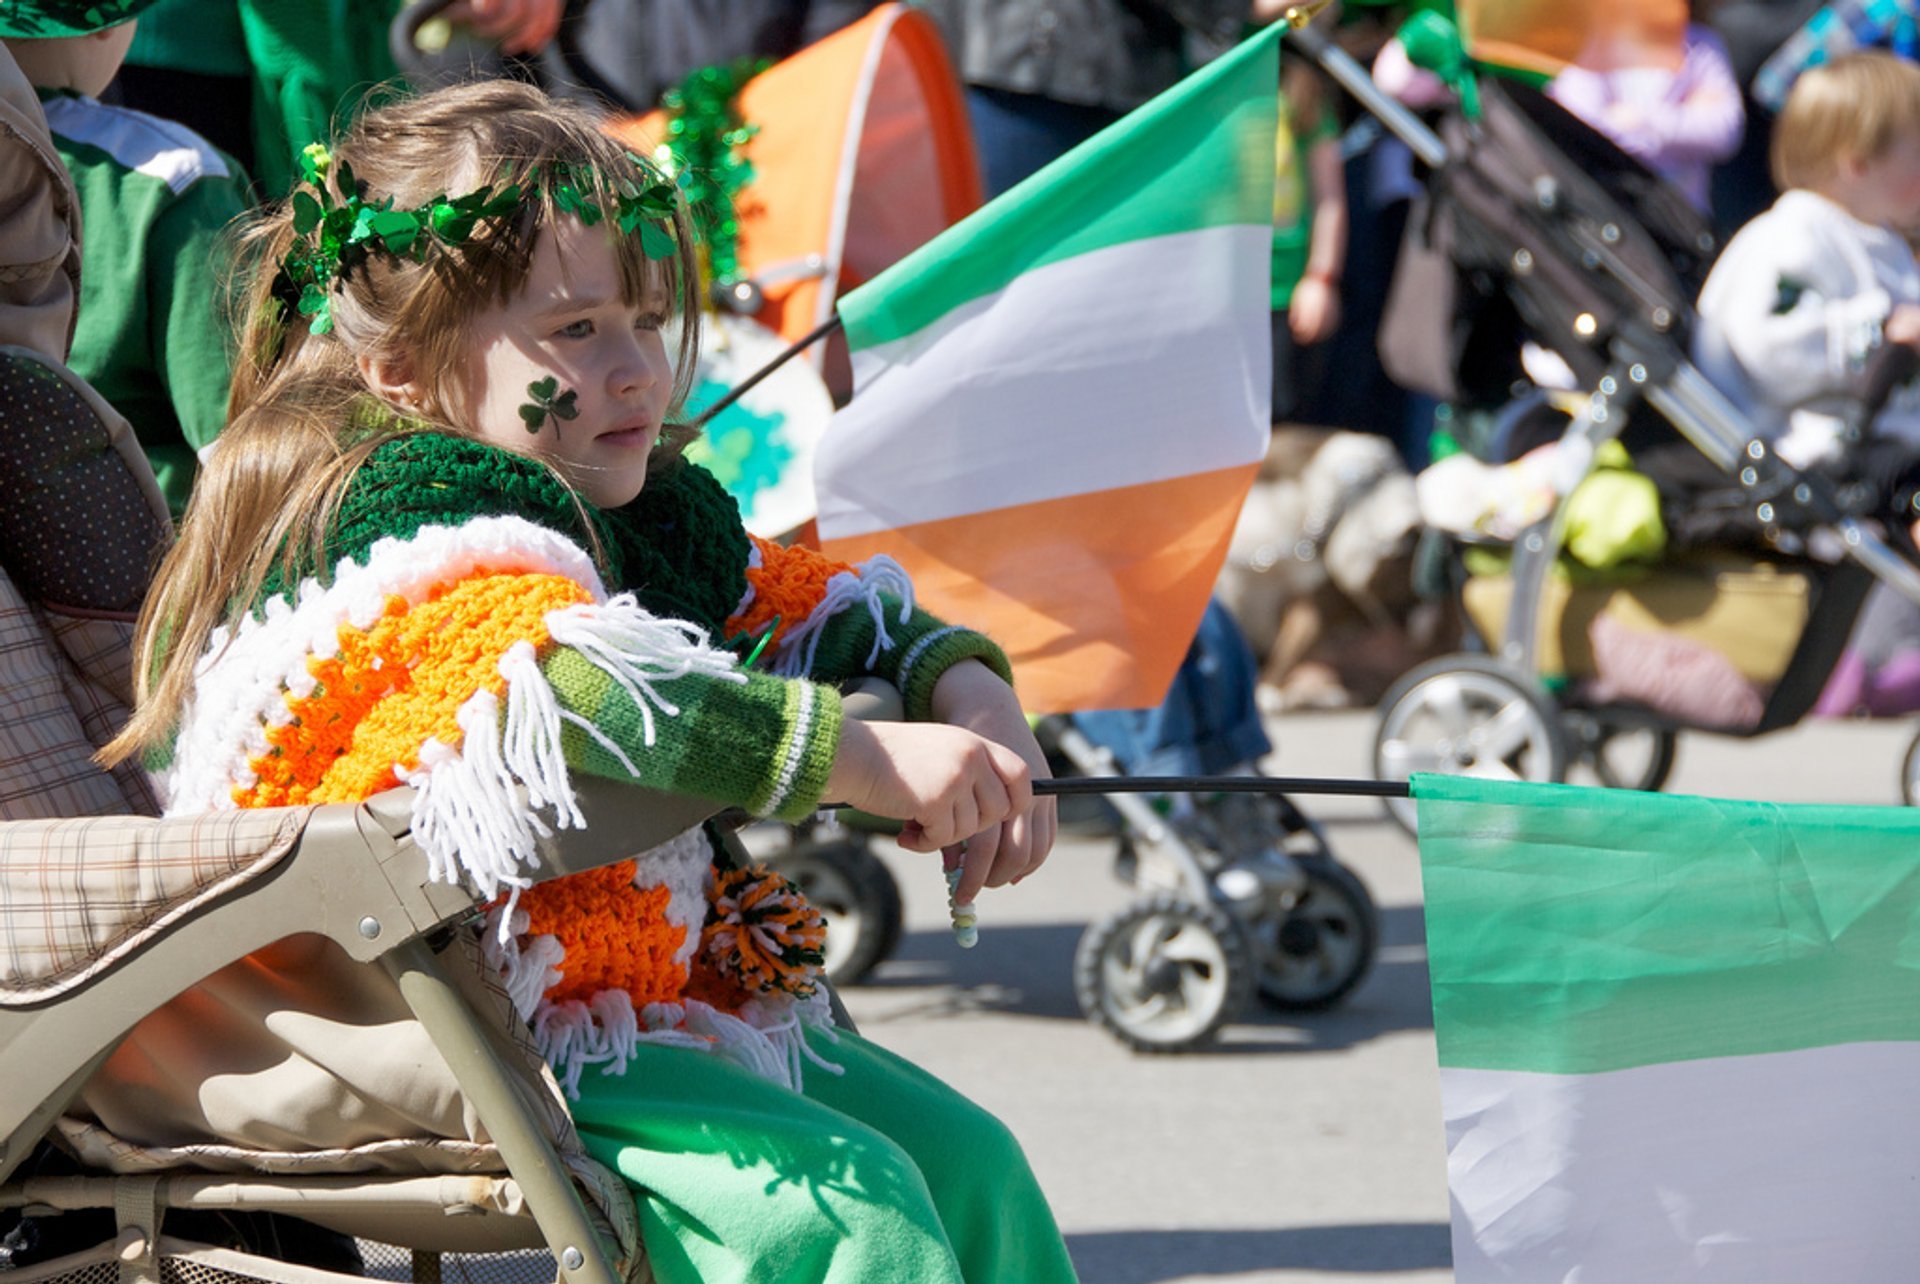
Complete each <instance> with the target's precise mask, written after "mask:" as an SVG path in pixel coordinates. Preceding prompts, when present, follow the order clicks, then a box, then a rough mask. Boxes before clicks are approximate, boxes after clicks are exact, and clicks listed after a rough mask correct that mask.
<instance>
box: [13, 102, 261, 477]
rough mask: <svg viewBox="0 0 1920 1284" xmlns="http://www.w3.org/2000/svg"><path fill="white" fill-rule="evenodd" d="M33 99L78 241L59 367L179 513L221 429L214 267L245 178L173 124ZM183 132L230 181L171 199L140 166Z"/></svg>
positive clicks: (224, 379)
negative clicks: (63, 177)
mask: <svg viewBox="0 0 1920 1284" xmlns="http://www.w3.org/2000/svg"><path fill="white" fill-rule="evenodd" d="M40 96H41V99H42V100H43V101H44V102H46V103H47V104H48V106H49V116H50V119H51V122H52V124H53V141H54V146H55V148H56V149H57V150H58V151H59V153H60V159H61V160H63V161H64V162H66V166H67V169H68V171H69V172H70V173H71V174H72V175H73V182H74V188H75V190H76V191H77V192H78V193H79V196H80V216H81V222H82V226H83V228H84V235H85V244H86V270H85V271H84V272H83V273H82V274H81V280H80V307H79V314H78V323H77V325H76V327H75V330H74V336H73V352H72V355H71V356H70V357H69V358H68V364H69V365H70V366H72V367H73V369H74V371H75V373H77V374H78V375H79V376H80V377H81V378H83V379H85V380H86V381H87V382H88V383H90V384H92V385H93V386H94V388H95V389H96V390H98V391H99V393H100V395H101V396H103V397H105V398H106V399H107V401H108V402H109V403H111V404H112V405H113V407H114V408H115V409H116V410H118V411H120V413H121V414H123V415H125V416H126V417H127V420H128V422H129V423H131V424H132V425H133V428H134V432H135V433H136V434H137V435H138V437H139V439H140V443H141V445H142V446H143V447H145V448H146V451H147V454H148V457H149V458H150V459H151V460H152V462H153V465H154V471H155V473H156V474H158V476H159V478H160V482H161V490H162V492H163V493H164V494H165V495H166V497H167V502H168V503H169V504H171V505H172V506H173V508H174V511H175V512H176V513H177V512H179V511H180V510H181V509H182V508H183V507H184V506H185V504H186V498H187V491H188V489H189V487H190V486H191V484H192V481H193V472H194V461H195V454H194V452H195V451H196V450H198V449H199V448H201V447H204V446H206V445H207V444H209V443H210V442H212V441H213V439H214V438H215V437H216V436H218V435H219V433H220V430H221V429H222V428H223V427H224V426H225V425H226V415H227V390H228V384H229V382H230V380H231V377H232V358H231V356H230V354H229V353H228V351H227V344H226V337H225V336H226V333H227V326H226V324H225V318H224V315H223V309H222V302H221V289H222V282H223V281H224V279H225V273H224V271H223V270H222V267H221V265H222V263H223V262H224V260H225V253H224V249H225V244H226V241H225V232H226V228H227V225H228V224H229V223H231V222H232V221H233V219H235V218H237V217H238V216H239V215H240V214H241V213H243V212H244V211H245V210H246V209H247V199H246V187H247V182H246V177H245V175H244V174H243V173H242V172H241V170H240V166H239V164H238V163H237V162H235V161H234V160H232V159H231V158H230V157H226V156H221V155H220V154H219V153H217V152H215V151H214V150H213V148H212V147H211V145H209V144H207V143H205V141H204V140H201V139H199V136H198V135H190V131H187V130H185V128H184V127H183V126H179V125H173V124H171V123H169V124H167V125H166V126H165V128H166V130H167V131H170V132H169V133H161V132H158V131H156V130H153V129H143V128H141V127H139V126H138V124H137V122H138V121H139V120H140V119H141V118H139V117H138V115H137V114H136V113H130V112H127V111H126V110H125V109H124V108H119V107H109V106H105V105H103V104H101V103H98V102H95V101H94V100H93V99H90V98H83V97H80V96H78V95H73V94H64V93H57V92H53V91H42V92H41V95H40ZM55 100H61V101H59V102H57V103H56V101H55ZM130 120H131V121H135V122H136V125H135V127H134V128H128V127H127V122H128V121H130ZM182 134H188V135H189V136H190V137H191V138H192V139H193V140H194V141H196V142H198V143H199V145H200V146H201V147H203V148H205V149H206V157H207V164H209V165H211V164H216V163H217V164H220V165H224V167H225V169H226V171H227V172H226V173H225V174H220V173H218V172H215V171H213V170H212V169H210V168H209V169H207V170H206V171H204V172H202V173H200V174H199V175H198V176H190V175H189V176H185V177H180V178H177V179H176V184H179V186H178V190H176V186H175V185H174V184H169V182H168V181H167V179H166V178H165V177H160V176H157V175H155V174H153V173H149V172H142V170H141V168H140V167H141V166H142V165H143V164H145V165H148V166H149V168H151V166H152V165H153V164H154V163H155V162H154V161H153V160H152V159H150V158H152V157H154V156H158V155H159V154H160V153H161V152H162V151H163V150H164V149H166V148H168V147H173V148H176V149H177V148H178V139H179V136H180V135H182ZM116 137H117V138H120V139H128V138H131V139H134V140H135V141H134V142H132V143H128V144H126V145H124V146H123V145H122V144H121V143H118V142H114V143H112V144H111V145H113V146H114V147H115V150H116V152H117V153H118V155H116V154H114V153H110V152H109V151H107V150H106V148H105V147H104V146H102V145H100V142H99V141H96V140H103V141H104V140H110V139H114V138H116ZM141 140H147V141H146V142H145V143H142V142H141ZM213 158H217V161H215V160H214V159H213ZM160 160H161V161H162V162H164V160H165V157H164V156H161V157H160ZM129 161H132V162H133V163H132V164H129V163H128V162H129Z"/></svg>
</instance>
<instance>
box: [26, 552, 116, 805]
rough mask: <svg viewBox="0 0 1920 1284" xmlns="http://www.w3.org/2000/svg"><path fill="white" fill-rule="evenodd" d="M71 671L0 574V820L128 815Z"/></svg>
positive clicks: (42, 625)
mask: <svg viewBox="0 0 1920 1284" xmlns="http://www.w3.org/2000/svg"><path fill="white" fill-rule="evenodd" d="M73 676H74V675H73V673H72V669H71V666H70V665H69V663H68V662H67V661H66V659H65V658H64V657H63V656H62V655H61V654H60V652H59V651H58V650H57V649H56V647H55V644H54V642H53V640H52V638H51V637H50V636H49V634H48V631H47V622H46V620H45V619H44V618H43V617H42V616H41V614H40V612H39V611H37V610H35V609H34V608H33V607H32V606H30V605H28V603H27V602H26V600H25V599H24V598H23V597H21V595H20V593H19V592H18V590H16V589H15V587H14V585H13V582H12V581H11V580H9V579H8V578H7V577H6V575H5V574H4V573H3V572H0V693H4V699H0V820H42V819H48V818H51V817H55V816H115V815H122V816H123V815H126V814H128V813H129V812H131V811H133V810H134V808H133V806H132V805H131V804H129V802H128V801H127V798H126V795H125V794H124V793H123V791H122V789H121V787H120V785H119V784H118V783H116V782H115V780H114V778H113V777H112V776H110V775H108V774H107V773H106V772H105V771H103V770H101V769H100V768H99V767H97V766H95V765H94V762H93V749H94V746H93V742H92V741H91V740H89V738H88V736H87V727H86V725H85V722H84V718H88V717H93V716H96V715H97V713H98V712H99V711H98V710H89V713H88V714H86V715H83V714H82V713H81V712H79V711H77V710H76V709H75V707H74V705H73V702H72V700H71V698H70V695H71V692H70V688H69V683H70V681H71V680H72V679H73Z"/></svg>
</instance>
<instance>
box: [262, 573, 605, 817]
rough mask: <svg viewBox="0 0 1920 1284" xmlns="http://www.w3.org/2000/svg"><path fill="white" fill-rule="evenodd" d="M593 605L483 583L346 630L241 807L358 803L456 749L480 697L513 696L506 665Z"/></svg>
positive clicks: (498, 579)
mask: <svg viewBox="0 0 1920 1284" xmlns="http://www.w3.org/2000/svg"><path fill="white" fill-rule="evenodd" d="M590 600H591V595H590V594H589V592H588V591H587V589H586V588H584V587H583V586H582V585H580V584H578V583H577V582H575V581H573V580H571V579H568V578H567V577H565V576H563V575H530V574H491V573H486V572H482V573H479V574H476V575H472V576H468V577H466V578H463V579H460V580H457V581H454V582H452V583H447V584H440V585H436V586H435V587H434V589H433V591H432V592H431V593H430V594H429V596H428V597H427V599H426V600H425V601H422V602H420V603H417V604H415V605H412V606H409V605H408V604H407V602H406V601H405V599H403V598H400V597H397V596H396V597H390V598H388V600H387V604H386V613H385V614H384V615H383V616H382V617H381V618H380V619H379V620H378V621H377V622H376V623H375V624H374V626H373V627H372V628H370V629H364V630H363V629H357V628H355V627H353V626H352V625H350V624H342V625H341V626H340V627H339V629H338V631H337V637H338V639H339V643H340V651H339V654H338V655H336V656H334V657H333V658H331V659H325V660H323V659H318V658H314V659H310V660H309V661H308V663H307V670H308V672H310V673H311V674H313V676H314V677H315V678H316V679H318V681H319V684H320V685H319V686H318V687H317V688H316V689H315V690H314V692H313V694H312V695H310V696H306V697H303V698H296V697H294V696H292V695H288V696H287V697H286V704H287V709H288V711H289V712H291V713H292V714H293V720H292V721H291V722H289V723H287V724H286V725H285V726H280V727H272V728H269V729H268V731H267V741H268V743H269V744H271V745H272V746H273V749H272V750H271V751H270V752H268V753H265V754H260V755H257V756H255V757H254V758H253V759H252V760H251V761H250V763H249V764H248V765H249V766H251V767H252V768H253V771H254V773H255V775H256V776H258V778H259V779H258V783H256V784H255V785H254V786H253V787H252V788H250V789H236V790H234V795H233V798H234V801H235V802H236V803H237V804H239V805H240V806H242V807H282V806H288V805H297V804H300V803H307V802H358V801H359V800H361V799H363V798H368V797H371V796H372V795H374V794H376V793H379V792H380V791H381V790H383V789H389V788H392V787H393V786H394V785H395V784H396V783H398V778H397V777H396V775H395V774H394V768H395V766H396V765H398V766H401V767H404V768H407V769H409V770H411V769H412V768H414V767H416V766H418V765H419V762H420V747H421V746H422V745H424V744H425V743H426V742H427V740H428V739H429V738H433V739H437V740H439V741H441V742H442V743H445V744H449V745H456V746H457V745H458V744H459V743H460V738H461V732H460V727H459V724H458V722H457V721H456V720H455V718H456V715H457V714H458V713H459V710H460V706H461V705H463V704H465V703H466V701H467V700H468V699H470V698H471V697H472V696H473V695H474V694H475V693H476V692H478V691H481V690H488V691H492V692H493V693H494V694H495V695H499V694H501V693H502V692H503V691H504V690H505V689H506V679H504V678H502V677H501V676H500V670H499V663H500V658H501V657H502V656H504V655H505V654H506V653H507V650H508V649H509V648H510V647H512V646H513V644H514V643H516V642H522V641H524V642H530V643H532V644H533V645H534V646H535V647H536V648H538V647H541V646H544V645H545V644H546V642H547V640H548V634H547V626H546V615H547V613H548V612H549V611H554V610H558V609H560V608H562V607H566V606H572V605H575V604H577V603H581V602H586V601H590Z"/></svg>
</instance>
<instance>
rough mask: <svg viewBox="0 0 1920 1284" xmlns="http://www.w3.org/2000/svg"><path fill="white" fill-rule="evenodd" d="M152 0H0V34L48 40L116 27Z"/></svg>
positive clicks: (24, 38)
mask: <svg viewBox="0 0 1920 1284" xmlns="http://www.w3.org/2000/svg"><path fill="white" fill-rule="evenodd" d="M152 3H153V0H0V37H4V38H9V39H21V40H50V39H52V38H54V37H56V36H85V35H89V34H91V33H93V32H95V31H101V30H104V29H106V28H107V27H117V26H119V25H120V24H121V23H123V22H125V21H126V20H127V19H129V18H131V17H134V16H135V15H136V14H138V13H139V12H140V11H141V10H142V9H144V8H146V7H147V6H148V5H150V4H152Z"/></svg>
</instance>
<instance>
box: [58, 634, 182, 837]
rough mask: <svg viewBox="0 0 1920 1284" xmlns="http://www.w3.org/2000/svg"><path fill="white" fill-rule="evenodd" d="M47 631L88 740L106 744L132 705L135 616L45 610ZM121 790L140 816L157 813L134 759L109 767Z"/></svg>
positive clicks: (152, 795)
mask: <svg viewBox="0 0 1920 1284" xmlns="http://www.w3.org/2000/svg"><path fill="white" fill-rule="evenodd" d="M44 615H45V618H46V624H47V629H48V632H49V633H51V634H52V636H53V640H54V643H55V644H56V645H57V646H58V647H59V648H60V651H61V653H62V654H64V655H65V656H66V658H67V660H68V661H69V667H68V668H67V670H66V672H64V673H63V674H62V675H61V678H62V683H63V685H64V686H65V688H66V692H67V700H68V702H69V703H70V704H72V705H73V711H74V713H75V715H77V716H78V717H79V719H80V729H81V731H82V732H83V733H84V734H85V735H86V737H87V742H88V743H89V744H92V745H95V746H98V745H103V744H105V743H107V741H109V740H111V739H112V738H113V737H114V735H115V734H116V733H117V732H118V731H119V730H120V728H121V727H122V726H123V725H125V723H126V720H127V713H128V711H129V710H130V709H131V708H132V706H133V688H132V685H131V680H132V676H133V621H132V620H124V619H110V618H106V617H100V618H90V617H87V616H79V615H66V614H62V613H61V612H60V611H58V610H55V609H49V610H47V611H45V612H44ZM111 772H112V775H113V778H114V780H115V781H116V782H117V783H118V784H119V786H120V792H121V795H122V796H123V797H125V799H126V800H127V803H128V804H129V805H130V806H131V807H132V808H133V810H134V811H135V812H136V813H138V814H139V815H142V816H157V815H159V814H160V799H159V797H158V796H157V795H156V794H155V792H154V787H153V781H152V778H151V777H149V776H148V775H147V773H146V770H145V769H144V768H142V767H141V766H140V764H139V761H138V760H137V759H130V760H128V761H126V762H123V763H121V764H120V765H119V766H117V767H114V768H111Z"/></svg>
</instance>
